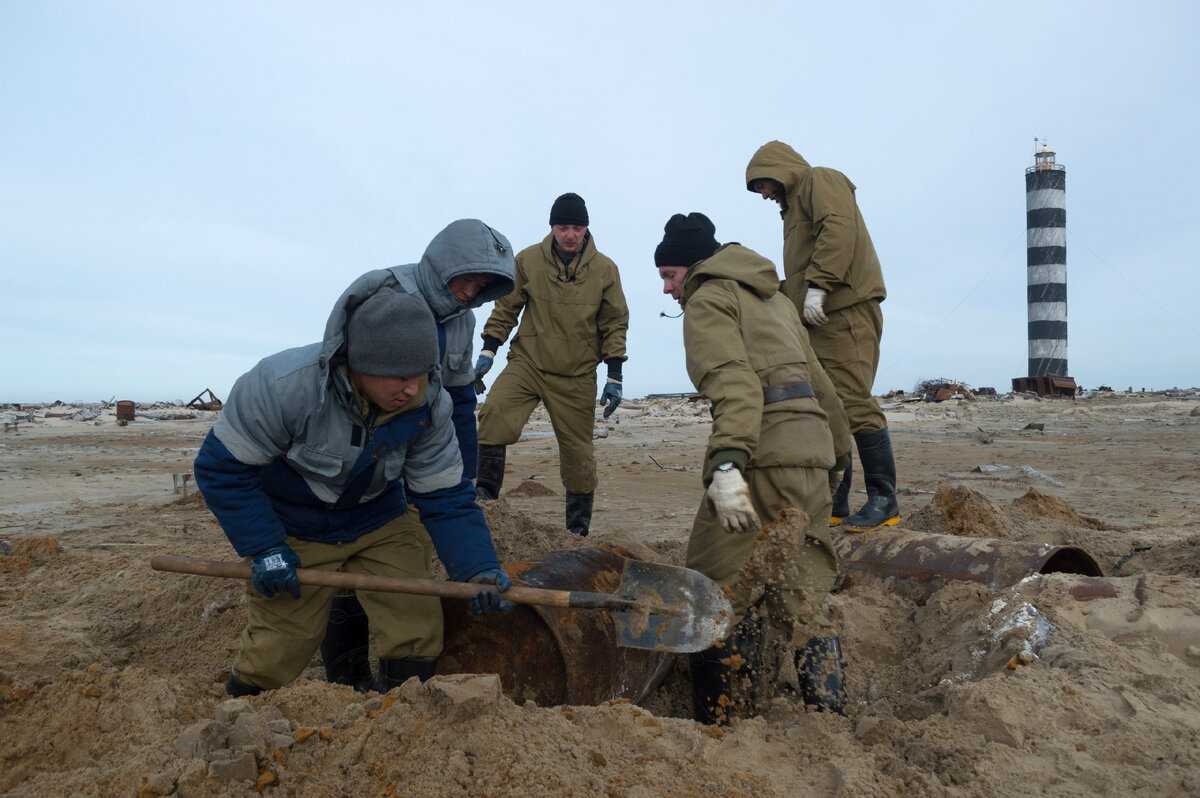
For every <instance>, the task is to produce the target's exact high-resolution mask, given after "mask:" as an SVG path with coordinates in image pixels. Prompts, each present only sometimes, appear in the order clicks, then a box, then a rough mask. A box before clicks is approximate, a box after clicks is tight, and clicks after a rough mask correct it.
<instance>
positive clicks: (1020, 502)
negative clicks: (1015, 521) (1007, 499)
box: [1012, 488, 1110, 529]
mask: <svg viewBox="0 0 1200 798" xmlns="http://www.w3.org/2000/svg"><path fill="white" fill-rule="evenodd" d="M1012 508H1013V510H1015V511H1016V512H1019V513H1022V514H1023V515H1025V516H1028V517H1030V518H1034V519H1037V520H1039V521H1045V520H1047V519H1055V520H1057V521H1061V522H1064V523H1067V524H1070V525H1073V526H1081V527H1086V528H1088V529H1109V528H1110V527H1109V526H1107V525H1106V524H1104V523H1103V522H1102V521H1100V520H1099V519H1096V518H1088V517H1087V516H1083V515H1080V514H1079V513H1077V512H1075V508H1073V507H1072V506H1071V505H1069V504H1067V503H1066V502H1065V501H1063V500H1062V499H1060V498H1058V497H1057V496H1050V495H1047V494H1045V493H1042V492H1040V491H1038V490H1037V489H1036V488H1030V489H1029V490H1027V491H1026V492H1025V494H1024V495H1023V496H1021V497H1020V498H1017V499H1014V500H1013V503H1012Z"/></svg>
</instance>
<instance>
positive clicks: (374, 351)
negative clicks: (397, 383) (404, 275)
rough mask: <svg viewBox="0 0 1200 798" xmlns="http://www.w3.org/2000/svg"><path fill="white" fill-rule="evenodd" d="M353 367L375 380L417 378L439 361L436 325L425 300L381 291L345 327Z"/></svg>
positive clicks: (389, 289) (360, 308)
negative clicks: (372, 376) (379, 378)
mask: <svg viewBox="0 0 1200 798" xmlns="http://www.w3.org/2000/svg"><path fill="white" fill-rule="evenodd" d="M346 338H347V344H346V346H347V349H348V355H349V357H348V360H349V363H350V368H352V369H353V370H354V371H357V372H360V373H362V374H371V375H374V376H376V377H417V376H420V375H422V374H428V373H429V372H431V371H433V369H434V367H436V366H437V362H438V339H437V323H436V322H435V321H434V320H433V313H432V312H430V310H429V306H428V305H427V304H425V301H424V300H421V299H418V298H417V297H415V296H412V295H411V294H404V293H401V292H399V291H394V290H392V289H391V288H380V289H379V290H378V291H376V292H375V293H374V294H372V295H371V296H370V297H368V298H367V300H366V301H365V302H363V303H362V304H361V305H359V306H358V307H357V308H355V309H354V312H353V313H352V314H351V316H350V322H349V323H348V324H347V325H346Z"/></svg>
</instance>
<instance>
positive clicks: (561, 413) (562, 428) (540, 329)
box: [479, 235, 629, 493]
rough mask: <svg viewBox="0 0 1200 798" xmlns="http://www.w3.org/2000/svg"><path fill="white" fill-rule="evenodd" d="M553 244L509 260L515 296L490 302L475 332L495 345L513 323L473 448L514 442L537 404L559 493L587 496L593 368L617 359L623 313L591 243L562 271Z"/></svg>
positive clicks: (608, 269) (612, 276)
mask: <svg viewBox="0 0 1200 798" xmlns="http://www.w3.org/2000/svg"><path fill="white" fill-rule="evenodd" d="M553 244H554V236H553V235H548V236H546V238H545V239H544V240H543V241H542V243H541V244H537V245H535V246H531V247H527V248H526V249H524V250H522V251H521V252H520V253H518V254H517V274H516V287H515V288H514V289H513V291H512V293H510V294H509V295H508V296H505V297H502V298H501V299H498V300H496V307H495V309H494V310H493V311H492V315H491V317H490V318H488V321H487V324H486V325H485V326H484V328H483V337H484V339H485V340H487V339H488V338H494V339H496V340H497V341H499V342H500V343H503V342H504V341H505V340H506V339H507V338H508V335H509V333H510V332H511V331H512V329H513V327H514V326H516V324H517V316H518V315H519V314H520V315H521V326H520V327H519V328H518V329H517V334H516V336H515V337H514V338H513V341H512V346H511V347H510V348H509V353H508V363H507V365H506V366H505V367H504V371H502V372H501V373H500V376H499V377H497V378H496V382H495V383H494V384H493V385H492V387H491V389H490V390H489V392H488V396H487V401H485V402H484V404H483V406H482V407H481V408H480V410H479V443H480V445H493V446H507V445H510V444H513V443H516V442H517V439H518V438H520V437H521V430H522V429H523V428H524V426H525V424H526V422H528V421H529V416H530V414H532V413H533V411H534V409H535V408H536V407H537V405H538V402H541V403H543V404H544V405H545V406H546V412H547V413H548V414H549V415H550V423H551V424H552V425H553V427H554V435H555V438H556V439H557V440H558V454H559V471H560V473H561V475H562V481H563V485H564V486H565V487H566V489H567V491H568V492H571V493H591V492H593V491H594V490H595V489H596V459H595V454H594V451H593V447H592V425H593V422H594V418H595V415H594V414H595V405H596V366H597V365H598V364H599V363H600V362H601V361H605V360H610V359H613V358H617V359H620V360H622V361H623V360H624V359H625V334H626V331H627V329H628V327H629V308H628V306H627V305H626V304H625V294H624V293H623V292H622V290H621V276H620V274H619V272H618V271H617V265H616V264H615V263H613V262H612V261H611V260H610V259H609V258H607V257H606V256H605V255H603V254H601V253H600V252H599V251H598V250H597V249H596V244H595V241H594V240H593V239H592V237H591V235H588V237H587V239H586V241H585V242H584V246H583V248H582V249H581V250H580V252H579V254H578V255H576V256H575V257H574V258H573V259H572V260H571V262H570V263H567V264H564V263H563V262H562V260H561V259H560V258H559V257H558V255H557V253H555V251H554V247H553ZM522 310H523V311H524V313H523V314H522Z"/></svg>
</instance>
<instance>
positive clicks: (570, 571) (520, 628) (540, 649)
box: [438, 545, 674, 706]
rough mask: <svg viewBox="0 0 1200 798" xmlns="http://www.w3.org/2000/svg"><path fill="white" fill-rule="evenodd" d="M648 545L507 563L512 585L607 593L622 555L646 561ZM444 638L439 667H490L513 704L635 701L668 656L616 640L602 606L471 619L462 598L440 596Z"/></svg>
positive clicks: (522, 610) (663, 670)
mask: <svg viewBox="0 0 1200 798" xmlns="http://www.w3.org/2000/svg"><path fill="white" fill-rule="evenodd" d="M649 554H652V552H651V551H650V550H648V549H645V550H643V549H641V547H634V546H612V545H605V546H597V547H593V548H581V549H571V550H566V551H554V552H550V553H549V554H547V555H546V556H545V557H544V558H543V559H542V560H540V561H538V562H516V563H506V564H505V568H506V569H507V570H508V573H509V574H510V575H511V576H512V577H513V580H514V582H516V583H518V584H525V585H529V586H530V587H543V588H550V589H556V590H588V591H595V592H600V593H609V592H613V591H615V590H616V589H617V587H618V585H619V584H620V582H621V572H622V569H623V567H624V564H625V560H626V559H650V557H648V556H647V555H649ZM442 612H443V614H444V616H445V644H444V647H443V650H442V656H441V658H440V659H439V660H438V673H443V674H446V673H496V674H499V676H500V681H501V683H502V684H503V685H504V692H505V694H507V695H508V696H509V697H510V698H511V699H512V700H514V701H516V702H517V703H523V702H525V701H533V702H534V703H535V704H538V705H540V706H557V705H559V704H592V705H594V704H600V703H603V702H605V701H612V700H616V699H625V700H629V701H633V702H635V703H638V702H641V701H643V700H645V698H646V697H647V696H649V695H650V693H651V692H652V691H653V690H654V688H655V687H657V686H658V685H659V684H660V683H661V682H662V680H663V679H664V678H665V677H666V675H667V673H668V671H669V670H670V668H671V665H672V663H673V662H674V657H673V656H672V655H670V654H665V653H662V652H657V651H647V650H642V649H633V648H621V647H619V646H617V645H616V634H615V631H614V627H613V621H612V618H611V617H610V615H609V614H608V613H607V612H602V611H595V610H571V609H560V608H556V607H534V606H524V605H521V606H517V607H516V608H515V609H514V610H513V611H512V612H511V613H508V614H506V615H488V616H481V617H478V618H476V617H473V616H472V615H470V613H468V611H467V605H466V602H463V601H447V600H443V601H442Z"/></svg>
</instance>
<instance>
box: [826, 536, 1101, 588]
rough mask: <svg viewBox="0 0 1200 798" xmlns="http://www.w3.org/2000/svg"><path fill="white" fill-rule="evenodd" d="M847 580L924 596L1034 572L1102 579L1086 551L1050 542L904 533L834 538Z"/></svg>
mask: <svg viewBox="0 0 1200 798" xmlns="http://www.w3.org/2000/svg"><path fill="white" fill-rule="evenodd" d="M834 548H835V549H836V550H837V553H838V558H839V559H840V561H841V566H842V570H843V572H844V573H845V574H846V577H847V580H848V581H853V578H854V576H855V575H856V574H870V575H872V576H875V577H878V578H880V579H894V580H895V584H896V586H897V587H900V588H901V589H902V590H905V592H908V593H910V594H911V593H916V594H918V595H929V594H930V593H932V592H933V591H935V590H937V589H938V588H940V587H941V586H942V585H943V584H945V583H946V582H947V581H950V580H959V581H967V582H978V583H980V584H983V585H986V586H987V587H989V588H991V589H992V590H999V589H1001V588H1005V587H1008V586H1009V585H1015V584H1016V583H1017V582H1020V581H1021V580H1022V579H1024V578H1025V577H1027V576H1033V575H1034V574H1053V573H1067V574H1080V575H1082V576H1103V575H1104V574H1103V572H1102V571H1101V570H1100V566H1099V565H1098V564H1097V563H1096V561H1095V560H1094V559H1092V556H1091V555H1090V554H1088V553H1087V552H1086V551H1084V550H1083V549H1080V548H1076V547H1075V546H1057V545H1054V544H1051V543H1022V542H1015V541H1008V540H997V539H995V538H967V537H959V536H957V535H933V534H929V533H927V532H913V531H911V530H907V529H892V530H888V531H876V532H867V533H865V534H861V535H850V534H844V533H843V534H838V535H835V536H834Z"/></svg>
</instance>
